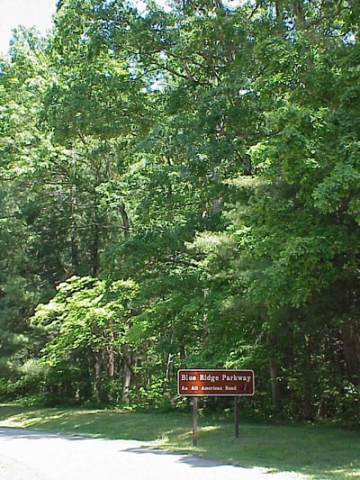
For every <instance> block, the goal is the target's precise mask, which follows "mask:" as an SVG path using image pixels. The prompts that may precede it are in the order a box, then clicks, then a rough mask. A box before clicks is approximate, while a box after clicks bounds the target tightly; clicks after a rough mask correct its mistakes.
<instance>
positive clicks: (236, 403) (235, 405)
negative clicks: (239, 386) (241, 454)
mask: <svg viewBox="0 0 360 480" xmlns="http://www.w3.org/2000/svg"><path fill="white" fill-rule="evenodd" d="M234 412H235V437H236V438H239V397H234Z"/></svg>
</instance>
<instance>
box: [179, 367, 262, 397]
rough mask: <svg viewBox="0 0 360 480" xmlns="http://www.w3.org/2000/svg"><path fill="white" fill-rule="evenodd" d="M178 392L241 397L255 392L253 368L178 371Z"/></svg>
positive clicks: (182, 393)
mask: <svg viewBox="0 0 360 480" xmlns="http://www.w3.org/2000/svg"><path fill="white" fill-rule="evenodd" d="M178 393H179V395H184V396H188V397H198V396H214V397H224V396H232V397H238V396H239V397H240V396H251V395H254V393H255V376H254V372H253V370H208V369H204V370H196V369H183V370H179V371H178Z"/></svg>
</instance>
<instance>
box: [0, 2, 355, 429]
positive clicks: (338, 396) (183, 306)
mask: <svg viewBox="0 0 360 480" xmlns="http://www.w3.org/2000/svg"><path fill="white" fill-rule="evenodd" d="M359 19H360V2H359V0H336V1H327V0H273V1H271V0H269V1H267V0H262V1H259V0H257V1H251V0H249V1H246V0H245V1H243V2H231V1H229V2H225V1H221V0H211V1H210V0H199V1H196V2H194V1H186V0H181V1H180V0H179V1H177V0H172V1H170V0H169V1H168V3H167V4H166V7H164V5H160V4H158V3H157V2H155V1H148V2H147V3H146V7H145V6H144V8H142V9H141V11H140V9H137V8H136V2H135V3H134V2H132V3H131V2H127V1H121V0H119V1H117V0H107V1H104V0H60V1H58V4H57V11H56V14H55V16H54V27H53V31H52V33H51V34H49V36H48V37H46V38H42V37H41V36H39V34H38V33H37V32H36V31H35V30H34V29H24V28H22V27H19V28H18V29H16V30H15V31H14V35H13V39H12V42H11V47H10V50H9V56H8V57H3V58H1V60H0V62H1V65H0V67H1V68H0V93H1V94H0V120H1V121H0V132H1V133H0V152H1V153H0V179H1V190H0V373H1V380H0V398H2V399H6V400H8V399H10V400H12V399H19V398H21V399H24V401H25V400H26V401H28V402H37V403H41V404H46V405H55V404H65V403H67V404H81V405H89V404H99V405H133V406H136V405H149V406H155V407H163V408H165V407H166V408H169V407H170V408H171V407H175V406H177V405H181V404H182V403H183V400H182V399H181V398H179V397H178V396H177V395H176V386H175V383H176V371H177V369H179V368H184V367H189V368H192V367H197V368H251V369H253V370H254V371H255V375H256V391H257V393H256V395H255V396H254V397H253V398H251V399H247V400H246V402H247V405H248V406H249V408H251V409H252V411H255V412H261V413H264V414H270V413H271V414H273V413H274V412H276V413H278V414H282V415H285V416H287V417H289V418H290V417H295V418H305V419H315V418H323V417H329V418H340V419H342V420H345V421H350V422H355V421H356V420H358V419H359V402H360V273H359V272H360V270H359V267H360V234H359V232H360V231H359V227H360V115H359V112H360V46H359Z"/></svg>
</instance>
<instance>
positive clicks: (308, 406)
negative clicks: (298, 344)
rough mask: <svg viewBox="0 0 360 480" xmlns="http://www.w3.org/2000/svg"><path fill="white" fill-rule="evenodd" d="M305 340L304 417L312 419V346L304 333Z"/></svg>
mask: <svg viewBox="0 0 360 480" xmlns="http://www.w3.org/2000/svg"><path fill="white" fill-rule="evenodd" d="M304 340H305V352H306V353H305V355H306V357H305V368H306V372H305V380H304V387H303V388H304V419H305V420H312V418H313V412H312V395H311V390H312V388H311V381H310V379H311V372H312V370H313V365H312V346H311V339H310V337H309V336H308V335H304Z"/></svg>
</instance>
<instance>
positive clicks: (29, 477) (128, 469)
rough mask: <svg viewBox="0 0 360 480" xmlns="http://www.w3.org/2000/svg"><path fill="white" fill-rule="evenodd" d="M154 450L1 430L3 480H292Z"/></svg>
mask: <svg viewBox="0 0 360 480" xmlns="http://www.w3.org/2000/svg"><path fill="white" fill-rule="evenodd" d="M300 478H302V477H300V476H298V475H296V474H294V473H281V474H279V473H277V474H271V475H269V474H268V473H266V471H264V470H262V469H246V468H240V467H234V466H230V465H223V464H220V463H216V462H213V461H209V460H203V459H200V458H196V457H192V456H188V455H183V454H178V453H177V454H173V453H167V452H163V451H159V450H154V449H151V448H149V447H146V446H144V445H143V444H142V443H141V442H137V441H128V440H100V439H92V438H84V437H80V436H67V435H57V434H49V433H43V432H34V431H29V430H17V429H12V428H0V480H122V479H124V480H180V479H181V480H184V479H185V480H215V479H216V480H255V479H258V480H260V479H262V480H265V479H267V480H280V479H281V480H294V479H300Z"/></svg>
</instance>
